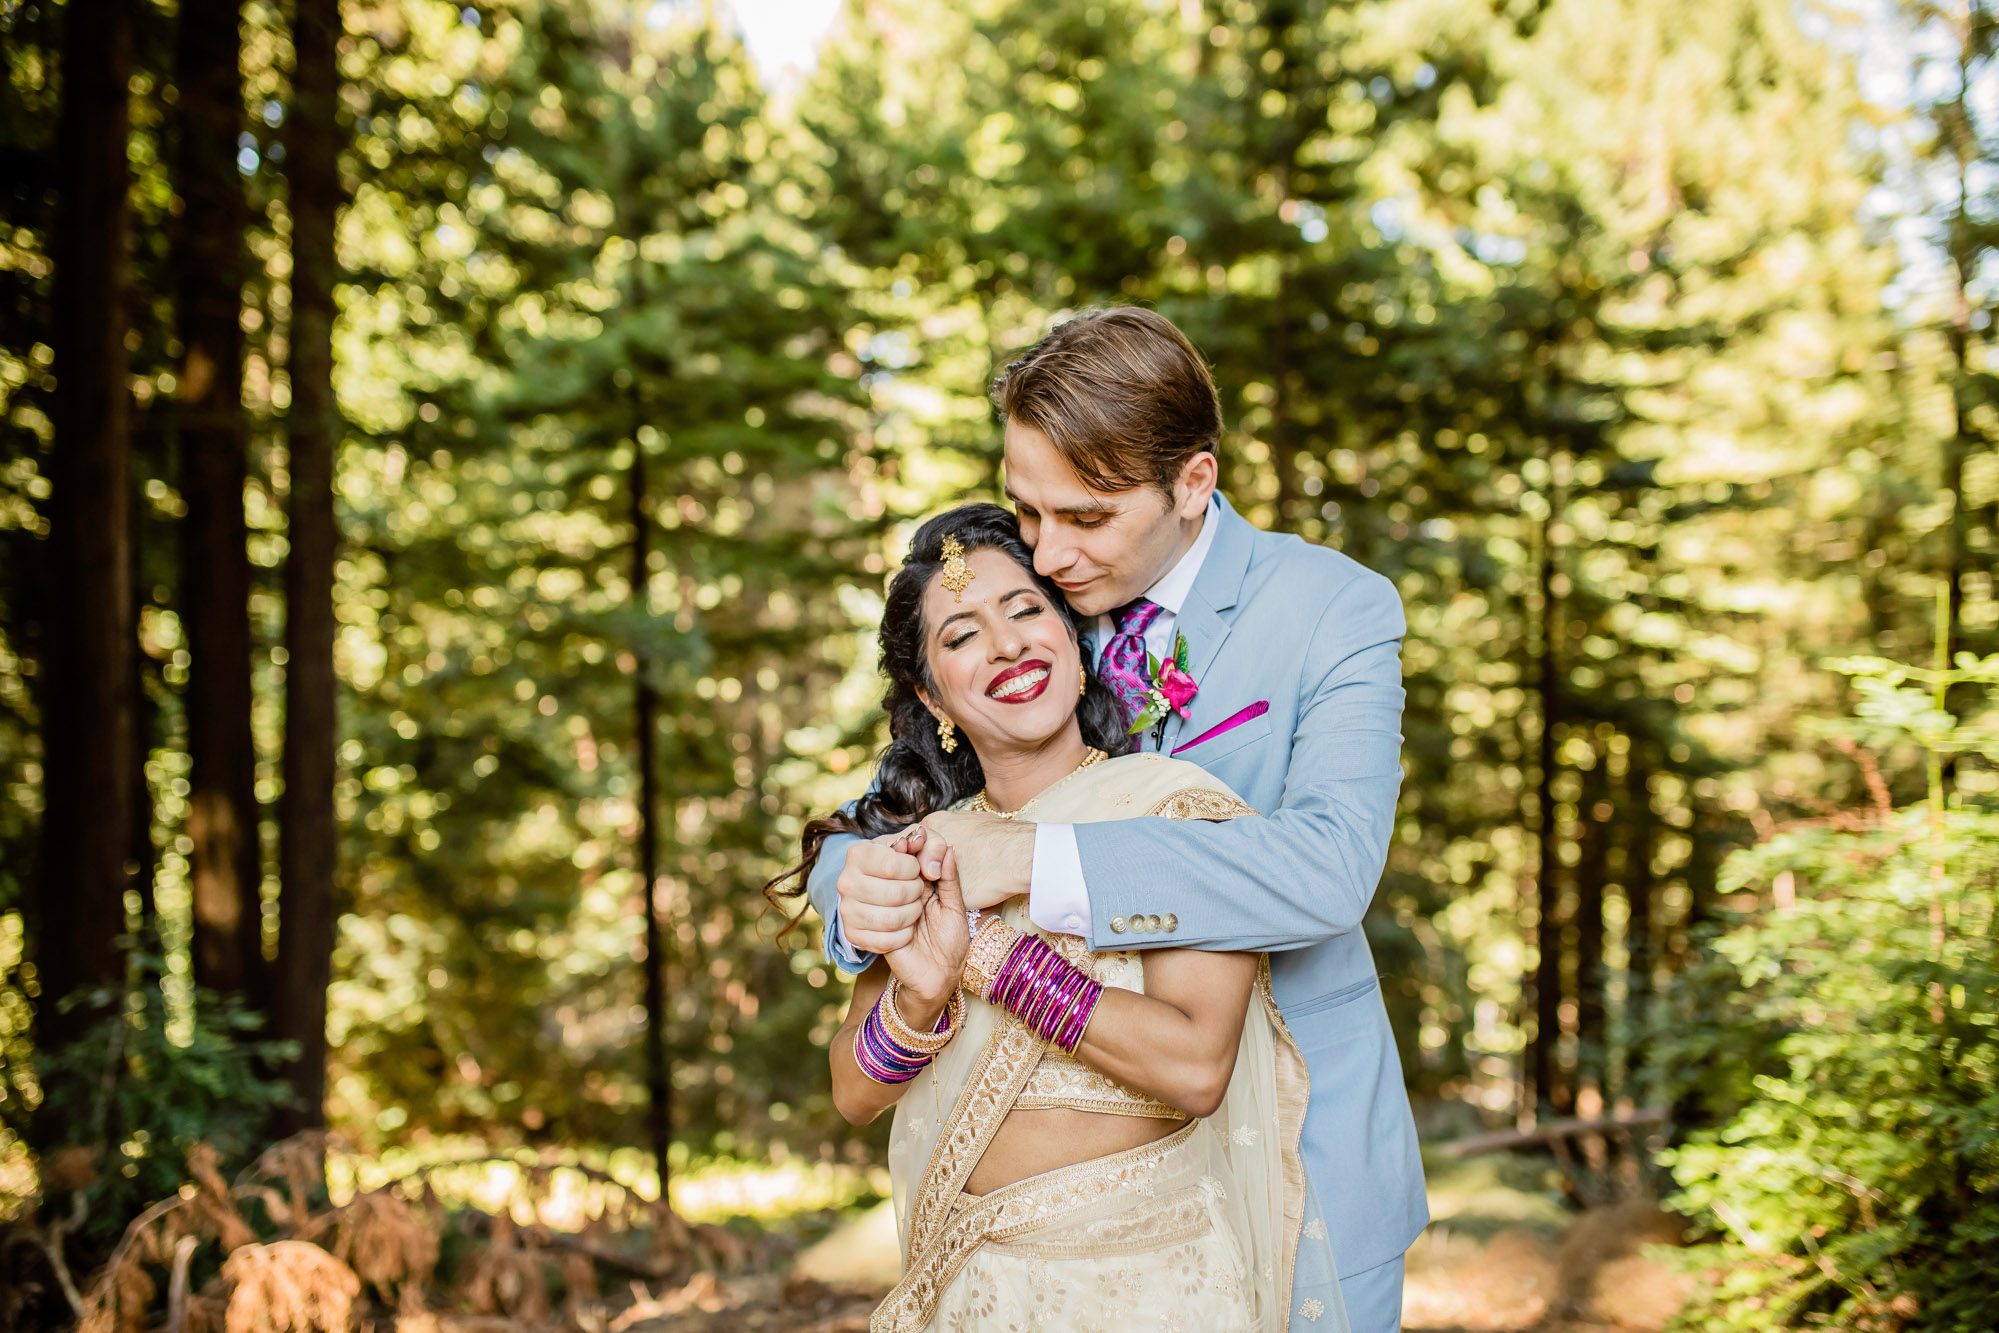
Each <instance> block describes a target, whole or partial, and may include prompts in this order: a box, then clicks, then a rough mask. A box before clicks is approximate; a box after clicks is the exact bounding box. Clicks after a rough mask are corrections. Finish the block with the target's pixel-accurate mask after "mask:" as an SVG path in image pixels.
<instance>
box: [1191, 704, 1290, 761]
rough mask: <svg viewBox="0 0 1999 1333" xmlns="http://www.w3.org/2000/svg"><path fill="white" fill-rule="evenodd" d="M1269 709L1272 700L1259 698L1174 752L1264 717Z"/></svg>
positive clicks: (1192, 746)
mask: <svg viewBox="0 0 1999 1333" xmlns="http://www.w3.org/2000/svg"><path fill="white" fill-rule="evenodd" d="M1269 711H1270V700H1268V699H1258V700H1257V701H1256V702H1255V703H1253V704H1251V705H1250V706H1249V707H1247V708H1245V709H1243V710H1242V711H1241V712H1240V713H1237V714H1235V715H1234V716H1232V717H1228V718H1225V719H1223V720H1222V721H1220V722H1217V723H1215V725H1214V726H1212V727H1209V728H1208V729H1207V730H1206V731H1204V732H1202V733H1201V734H1200V735H1198V736H1196V737H1195V738H1194V739H1193V740H1191V741H1188V742H1187V743H1186V744H1185V745H1176V746H1174V747H1173V753H1174V754H1176V755H1177V754H1179V753H1180V752H1181V751H1183V750H1191V749H1193V748H1194V747H1195V746H1196V745H1199V744H1201V743H1202V742H1203V741H1211V740H1213V739H1214V738H1215V737H1217V736H1219V735H1221V734H1222V733H1223V732H1225V731H1233V730H1234V729H1235V728H1237V727H1239V726H1241V725H1242V724H1243V723H1245V722H1254V721H1255V720H1256V719H1257V718H1260V717H1262V716H1263V715H1264V714H1265V713H1267V712H1269Z"/></svg>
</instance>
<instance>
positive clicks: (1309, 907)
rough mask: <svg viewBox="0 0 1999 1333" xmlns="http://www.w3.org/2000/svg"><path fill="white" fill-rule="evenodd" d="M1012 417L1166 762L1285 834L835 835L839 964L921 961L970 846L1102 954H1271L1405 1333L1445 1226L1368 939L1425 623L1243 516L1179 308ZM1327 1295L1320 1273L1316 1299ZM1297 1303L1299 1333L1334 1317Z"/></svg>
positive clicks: (1054, 559)
mask: <svg viewBox="0 0 1999 1333" xmlns="http://www.w3.org/2000/svg"><path fill="white" fill-rule="evenodd" d="M995 399H996V401H997V403H998V405H999V408H1000V411H1001V413H1002V414H1003V415H1004V417H1005V418H1006V478H1007V486H1006V490H1007V495H1008V497H1009V498H1010V499H1011V500H1012V501H1013V504H1014V508H1015V510H1016V512H1017V513H1018V515H1019V518H1020V526H1021V530H1022V533H1023V534H1024V535H1025V536H1026V538H1027V541H1028V543H1029V544H1030V545H1032V546H1033V547H1034V564H1035V568H1036V569H1037V570H1038V571H1039V572H1040V573H1042V574H1044V575H1046V576H1048V577H1049V578H1052V579H1053V580H1054V581H1055V582H1056V583H1057V584H1058V585H1060V586H1061V588H1062V590H1063V591H1064V593H1065V594H1067V596H1068V599H1069V602H1070V604H1071V605H1072V606H1073V607H1074V608H1075V610H1076V612H1077V615H1078V617H1079V619H1080V620H1081V621H1082V622H1083V629H1084V634H1085V645H1084V652H1085V654H1086V660H1091V661H1094V662H1095V663H1096V667H1097V672H1098V674H1099V675H1100V676H1101V677H1103V679H1104V680H1106V681H1107V682H1108V683H1110V684H1111V686H1112V688H1113V689H1116V690H1117V691H1118V692H1119V693H1120V694H1121V695H1122V696H1124V697H1125V699H1126V701H1127V708H1128V709H1129V710H1131V713H1132V715H1133V716H1134V717H1136V716H1138V715H1140V714H1141V713H1144V712H1146V710H1147V708H1148V705H1150V714H1151V715H1156V716H1157V721H1156V722H1155V723H1154V724H1153V725H1151V726H1149V727H1148V728H1147V729H1146V731H1145V733H1144V735H1143V737H1142V748H1144V749H1145V750H1147V751H1157V752H1160V753H1169V754H1176V755H1179V756H1180V757H1182V758H1185V759H1188V760H1191V761H1193V762H1194V763H1197V764H1200V765H1201V766H1202V767H1203V768H1206V769H1207V770H1208V771H1209V772H1211V773H1213V774H1214V775H1215V776H1216V777H1218V778H1220V779H1222V780H1223V781H1224V782H1226V783H1228V784H1229V786H1231V787H1233V788H1234V789H1235V791H1236V792H1237V793H1238V794H1239V795H1240V796H1241V797H1242V798H1243V799H1244V800H1246V801H1248V802H1249V803H1250V804H1251V805H1253V806H1254V807H1256V809H1257V810H1259V811H1261V812H1262V813H1263V814H1264V815H1266V816H1267V818H1263V819H1239V820H1232V821H1229V822H1225V823H1203V822H1200V821H1198V820H1184V821H1183V820H1168V819H1132V820H1126V821H1121V822H1113V823H1100V824H1077V825H1066V824H1034V823H1029V822H1025V821H1022V822H1010V821H1004V820H1001V819H998V818H996V817H994V816H992V815H981V814H971V813H966V812H951V811H946V812H940V813H938V814H934V815H932V816H930V818H929V819H927V820H925V821H924V824H925V827H926V829H927V830H928V832H929V836H928V838H927V840H926V841H925V843H924V845H923V847H922V849H921V851H920V853H919V854H918V855H917V856H906V855H902V854H900V853H897V852H895V851H893V850H891V849H890V848H889V847H888V846H887V845H886V844H885V843H878V842H864V841H859V840H856V839H853V838H836V839H830V840H828V842H827V843H826V845H825V849H824V851H823V852H822V853H821V855H820V857H819V863H818V866H817V868H816V869H815V870H814V871H813V874H812V878H811V883H810V891H811V897H812V903H813V905H814V907H816V908H817V909H818V911H819V913H820V915H821V916H822V917H823V918H824V920H825V922H826V952H827V956H828V957H829V958H830V959H832V960H833V961H834V962H835V963H836V964H838V965H839V966H840V967H841V968H842V969H843V970H845V971H848V972H859V971H861V970H863V969H865V968H866V967H867V966H868V965H869V964H870V963H872V962H873V961H874V958H873V956H874V955H875V954H879V953H885V952H888V951H890V950H893V949H896V948H899V947H901V946H902V945H904V944H906V943H907V942H908V941H909V939H910V938H911V935H912V933H913V931H914V928H915V925H916V923H917V921H918V919H919V916H920V914H921V911H922V907H921V902H922V897H923V894H924V883H923V878H924V876H926V875H927V876H929V877H930V878H932V879H934V878H936V877H937V876H938V875H939V874H940V873H941V863H940V862H941V857H942V855H943V849H944V848H945V847H946V846H949V847H952V848H955V849H956V851H957V862H958V867H959V876H960V881H961V883H962V884H963V886H964V891H965V902H966V905H967V906H968V907H991V906H994V905H996V904H998V903H1000V902H1003V901H1005V900H1006V899H1008V898H1011V897H1013V896H1015V895H1018V894H1026V895H1028V912H1029V915H1030V916H1031V917H1032V918H1033V919H1034V921H1035V923H1036V924H1037V925H1039V926H1040V927H1041V928H1042V929H1044V930H1047V931H1051V932H1057V933H1062V934H1069V935H1077V936H1081V937H1082V938H1083V939H1084V940H1085V941H1087V942H1088V944H1089V946H1090V947H1091V948H1092V949H1144V948H1151V947H1157V946H1173V947H1178V948H1193V949H1232V950H1245V951H1268V952H1269V953H1270V972H1271V984H1272V987H1273V989H1274V991H1275V993H1276V999H1277V1003H1278V1007H1279V1008H1280V1009H1281V1010H1282V1011H1283V1014H1284V1018H1285V1022H1286V1024H1287V1025H1288V1026H1289V1027H1290V1029H1291V1032H1292V1035H1293V1036H1294V1037H1296V1038H1297V1041H1298V1045H1299V1047H1300V1048H1301V1049H1302V1050H1303V1052H1304V1055H1305V1061H1306V1066H1307V1069H1308V1071H1309V1073H1310V1075H1311V1102H1310V1105H1309V1109H1308V1111H1307V1114H1306V1118H1305V1131H1304V1142H1303V1153H1304V1158H1305V1170H1306V1174H1307V1176H1308V1178H1309V1185H1310V1187H1311V1194H1312V1196H1314V1197H1312V1198H1310V1199H1308V1202H1307V1210H1306V1217H1305V1221H1304V1226H1305V1227H1306V1228H1307V1229H1308V1230H1310V1229H1312V1228H1314V1227H1316V1226H1320V1225H1323V1226H1324V1227H1326V1228H1327V1229H1328V1234H1329V1235H1330V1238H1331V1241H1332V1250H1333V1254H1334V1257H1335V1259H1336V1260H1337V1262H1338V1264H1339V1270H1340V1292H1341V1295H1342V1296H1343V1297H1344V1299H1345V1303H1346V1307H1347V1312H1348V1315H1349V1317H1350V1318H1351V1320H1352V1323H1353V1328H1354V1331H1355V1333H1390V1331H1392V1330H1395V1329H1398V1328H1399V1327H1400V1326H1401V1315H1402V1270H1403V1252H1404V1251H1405V1250H1407V1249H1408V1247H1409V1245H1410V1243H1411V1242H1412V1241H1414V1240H1415V1238H1416V1235H1417V1233H1418V1232H1420V1231H1421V1230H1422V1228H1423V1225H1424V1223H1425V1222H1426V1221H1427V1220H1428V1210H1427V1207H1426V1204H1425V1199H1424V1193H1423V1170H1422V1163H1421V1161H1420V1159H1419V1157H1418V1153H1417V1146H1416V1133H1415V1125H1414V1122H1413V1121H1412V1119H1411V1117H1410V1114H1409V1101H1408V1096H1407V1094H1406V1093H1405V1092H1404V1090H1403V1087H1402V1076H1401V1066H1400V1063H1399V1061H1398V1059H1397V1057H1396V1051H1395V1039H1394V1036H1393V1034H1392V1033H1391V1032H1390V1030H1389V1026H1388V1014H1387V1010H1386V1009H1385V1008H1384V1006H1383V1004H1382V1000H1381V988H1380V983H1379V982H1378V980H1377V979H1376V976H1375V970H1374V959H1373V956H1372V955H1371V954H1370V953H1369V951H1368V946H1367V939H1366V937H1365V935H1364V934H1363V933H1362V931H1361V918H1362V916H1363V915H1364V914H1365V913H1366V911H1367V905H1368V901H1369V899H1370V898H1372V897H1373V895H1374V888H1375V884H1376V882H1377V881H1378V880H1379V878H1380V876H1381V869H1382V864H1383V861H1384V859H1385V857H1386V855H1387V851H1388V843H1389V838H1390V836H1391V835H1392V834H1393V832H1394V829H1395V802H1396V793H1397V791H1398V790H1399V788H1400V785H1401V779H1402V768H1401V760H1400V750H1401V743H1402V736H1401V714H1402V683H1401V682H1402V673H1401V661H1400V651H1399V650H1400V642H1401V638H1402V632H1403V623H1402V607H1401V602H1400V600H1399V599H1398V597H1397V596H1396V592H1395V588H1394V586H1393V585H1392V584H1390V583H1389V582H1388V580H1386V579H1384V578H1382V577H1381V576H1380V575H1378V574H1375V573H1372V572H1370V571H1369V570H1367V569H1364V568H1362V567H1361V566H1360V565H1358V564H1356V563H1354V562H1353V561H1352V560H1350V559H1348V558H1347V557H1346V556H1343V555H1340V554H1338V553H1337V552H1334V551H1330V550H1327V549H1325V548H1324V547H1320V546H1314V545H1310V544H1308V543H1306V542H1304V541H1302V540H1300V539H1299V538H1297V537H1293V536H1285V535H1279V534H1273V533H1266V532H1262V531H1259V530H1258V529H1256V528H1254V527H1251V526H1250V525H1249V523H1247V522H1246V521H1245V520H1243V519H1242V518H1241V517H1240V516H1238V515H1237V514H1236V512H1235V510H1234V509H1233V508H1231V507H1230V505H1229V503H1228V501H1227V500H1225V499H1223V498H1222V497H1221V496H1220V495H1219V494H1217V493H1216V491H1215V479H1216V460H1215V453H1214V450H1215V446H1216V443H1217V441H1218V440H1219V438H1220V436H1221V404H1220V401H1219V399H1218V397H1217V395H1216V392H1215V386H1214V382H1213V380H1212V379H1211V378H1210V376H1209V374H1208V370H1207V367H1206V365H1205V364H1204V363H1203V362H1202V361H1201V358H1200V354H1199V353H1197V352H1196V351H1195V350H1194V347H1193V345H1192V344H1191V343H1190V342H1188V340H1187V338H1186V336H1185V335H1184V334H1182V333H1181V332H1180V330H1179V329H1177V328H1175V327H1174V326H1173V325H1172V324H1171V323H1170V322H1169V321H1167V320H1166V319H1165V318H1164V317H1162V316H1160V315H1158V314H1155V313H1153V312H1152V311H1149V310H1143V309H1138V308H1133V307H1116V308H1112V309H1108V310H1099V311H1094V312H1091V313H1088V314H1085V315H1082V316H1080V317H1078V318H1075V319H1072V320H1070V321H1069V322H1067V323H1065V324H1062V325H1060V326H1059V327H1057V328H1056V329H1055V330H1054V331H1053V332H1052V333H1050V334H1049V335H1048V336H1047V337H1046V338H1044V339H1042V341H1041V342H1040V343H1038V344H1036V345H1035V347H1034V348H1033V349H1032V350H1030V351H1029V352H1028V353H1027V355H1026V356H1024V357H1023V358H1021V359H1020V360H1019V361H1017V362H1015V363H1014V364H1013V365H1011V366H1009V367H1008V368H1007V372H1006V374H1005V376H1004V377H1003V378H1002V380H1001V381H1000V383H999V385H998V387H997V389H996V391H995ZM1182 639H1184V641H1185V649H1186V650H1185V653H1184V654H1181V655H1180V656H1181V657H1182V658H1184V660H1176V661H1175V662H1174V663H1173V670H1171V671H1167V670H1162V672H1161V676H1162V677H1164V679H1161V678H1156V677H1155V676H1154V675H1153V671H1152V665H1151V659H1157V661H1158V662H1159V663H1160V664H1161V667H1162V668H1164V667H1165V663H1166V660H1167V659H1168V658H1174V657H1175V656H1176V650H1177V648H1178V647H1179V644H1180V642H1181V640H1182ZM1092 653H1093V654H1094V656H1093V657H1090V656H1087V655H1089V654H1092ZM1181 673H1184V675H1183V674H1181ZM1188 677H1191V681H1189V680H1188V679H1187V678H1188ZM1189 684H1191V686H1192V687H1193V690H1194V693H1193V695H1192V698H1191V699H1188V698H1187V689H1188V686H1189ZM1181 702H1184V712H1182V711H1180V710H1179V709H1176V708H1174V707H1172V706H1171V705H1172V704H1174V703H1181ZM1162 705H1164V706H1162ZM1321 1208H1323V1211H1321ZM1314 1234H1317V1233H1316V1232H1315V1233H1314ZM1313 1276H1314V1275H1310V1274H1307V1273H1304V1272H1300V1273H1299V1274H1298V1275H1297V1283H1298V1285H1297V1290H1298V1291H1299V1292H1300V1293H1303V1292H1304V1291H1306V1290H1307V1288H1308V1284H1309V1282H1310V1280H1311V1278H1312V1277H1313ZM1293 1304H1294V1308H1293V1310H1292V1327H1293V1328H1305V1327H1307V1326H1309V1324H1310V1323H1311V1322H1313V1321H1316V1320H1317V1319H1318V1318H1319V1316H1320V1314H1321V1312H1322V1303H1321V1302H1318V1301H1315V1300H1309V1299H1303V1300H1298V1301H1294V1303H1293Z"/></svg>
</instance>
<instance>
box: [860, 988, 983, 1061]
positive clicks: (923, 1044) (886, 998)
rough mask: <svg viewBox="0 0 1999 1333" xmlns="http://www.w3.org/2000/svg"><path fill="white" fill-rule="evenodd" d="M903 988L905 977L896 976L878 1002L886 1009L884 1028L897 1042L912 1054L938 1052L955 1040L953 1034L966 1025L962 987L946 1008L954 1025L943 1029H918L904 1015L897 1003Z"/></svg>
mask: <svg viewBox="0 0 1999 1333" xmlns="http://www.w3.org/2000/svg"><path fill="white" fill-rule="evenodd" d="M901 991H902V978H901V977H892V978H890V980H889V983H888V989H887V990H885V991H883V992H882V997H881V999H880V1000H879V1001H877V1002H876V1003H877V1004H878V1005H879V1006H880V1007H881V1011H882V1028H883V1030H884V1031H886V1032H887V1033H888V1035H889V1038H890V1039H891V1040H892V1041H894V1042H895V1044H896V1045H898V1046H900V1047H902V1048H903V1049H904V1050H906V1051H908V1052H910V1053H911V1054H912V1055H935V1054H937V1052H939V1051H941V1050H943V1049H944V1048H945V1047H946V1046H949V1045H950V1044H951V1038H953V1037H955V1036H957V1035H958V1029H959V1028H961V1027H963V1026H964V1025H965V996H964V993H963V992H961V991H955V990H954V991H952V992H951V998H950V999H949V1000H947V1001H945V1003H944V1012H945V1013H947V1014H949V1015H950V1016H951V1026H949V1027H947V1028H945V1029H944V1030H943V1031H942V1032H918V1031H917V1030H916V1029H915V1028H913V1027H911V1026H910V1025H909V1021H908V1020H907V1019H905V1018H904V1017H903V1016H902V1010H901V1009H900V1008H898V1007H897V1006H896V996H897V995H899V994H900V993H901Z"/></svg>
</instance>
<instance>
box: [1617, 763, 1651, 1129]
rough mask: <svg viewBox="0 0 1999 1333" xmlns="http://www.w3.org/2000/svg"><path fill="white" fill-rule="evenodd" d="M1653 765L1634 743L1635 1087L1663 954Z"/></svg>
mask: <svg viewBox="0 0 1999 1333" xmlns="http://www.w3.org/2000/svg"><path fill="white" fill-rule="evenodd" d="M1651 777H1652V771H1651V765H1650V762H1649V760H1648V759H1647V757H1646V753H1645V751H1644V750H1643V749H1642V748H1640V747H1639V746H1636V745H1634V746H1632V747H1631V769H1630V797H1629V800H1630V809H1631V816H1630V820H1629V827H1630V830H1631V842H1630V850H1629V851H1628V853H1627V854H1626V857H1625V862H1626V864H1625V871H1624V898H1625V903H1626V905H1627V907H1628V908H1629V911H1630V921H1629V923H1628V924H1627V925H1626V926H1625V928H1624V938H1625V950H1626V954H1627V956H1628V957H1629V959H1630V961H1629V962H1628V963H1627V964H1626V967H1625V973H1626V976H1627V977H1628V980H1627V981H1626V982H1625V995H1626V997H1627V998H1626V999H1625V1007H1626V1009H1627V1010H1628V1011H1629V1013H1630V1019H1629V1022H1628V1024H1627V1026H1628V1027H1629V1028H1630V1029H1631V1033H1632V1041H1631V1050H1630V1052H1629V1053H1628V1054H1627V1055H1626V1057H1625V1079H1626V1082H1627V1083H1628V1084H1629V1085H1630V1086H1631V1087H1632V1088H1633V1089H1634V1090H1635V1089H1636V1088H1637V1087H1638V1080H1637V1078H1636V1075H1637V1073H1638V1070H1639V1069H1640V1068H1641V1067H1642V1066H1643V1064H1644V1053H1645V1047H1646V1045H1647V1043H1648V1041H1649V1040H1650V1033H1649V1032H1648V1030H1647V1029H1648V1027H1649V1025H1650V1023H1651V1018H1652V968H1653V965H1654V959H1656V958H1657V957H1658V954H1657V953H1656V951H1655V950H1654V948H1653V944H1652V841H1653V838H1654V837H1655V836H1656V833H1655V827H1654V823H1653V815H1652V791H1651V787H1650V782H1651Z"/></svg>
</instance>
